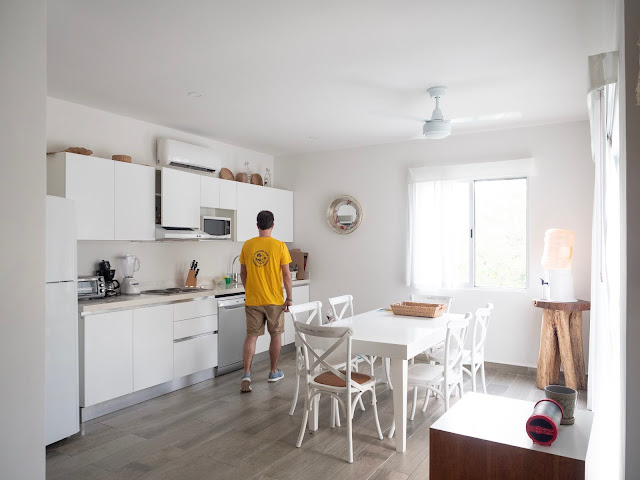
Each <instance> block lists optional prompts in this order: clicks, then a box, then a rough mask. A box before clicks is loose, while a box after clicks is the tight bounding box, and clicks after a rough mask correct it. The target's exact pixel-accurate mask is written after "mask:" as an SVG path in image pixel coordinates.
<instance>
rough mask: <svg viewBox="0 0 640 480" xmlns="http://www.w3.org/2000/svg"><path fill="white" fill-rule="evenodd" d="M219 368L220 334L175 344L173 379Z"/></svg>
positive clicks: (210, 334)
mask: <svg viewBox="0 0 640 480" xmlns="http://www.w3.org/2000/svg"><path fill="white" fill-rule="evenodd" d="M217 366H218V334H217V333H207V334H204V335H201V336H198V337H194V338H188V339H185V340H176V341H175V342H174V344H173V378H180V377H184V376H185V375H191V374H192V373H196V372H199V371H201V370H206V369H208V368H213V367H217Z"/></svg>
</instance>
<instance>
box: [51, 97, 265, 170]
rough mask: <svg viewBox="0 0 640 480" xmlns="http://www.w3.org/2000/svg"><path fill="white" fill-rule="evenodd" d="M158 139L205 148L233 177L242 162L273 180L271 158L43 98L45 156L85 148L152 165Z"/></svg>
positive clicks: (242, 164)
mask: <svg viewBox="0 0 640 480" xmlns="http://www.w3.org/2000/svg"><path fill="white" fill-rule="evenodd" d="M160 137H165V138H172V139H174V140H180V141H183V142H187V143H193V144H195V145H201V146H203V147H209V148H211V149H212V150H215V151H216V152H217V153H218V154H219V155H220V156H221V157H222V159H223V160H222V166H223V167H227V168H229V169H231V171H232V172H233V173H234V174H235V173H238V172H240V171H244V168H245V167H244V162H249V164H250V167H251V169H252V171H253V172H257V173H260V174H261V175H262V177H263V178H264V173H265V172H264V169H265V168H270V169H271V173H272V178H273V156H272V155H268V154H266V153H260V152H255V151H253V150H247V149H246V148H241V147H236V146H234V145H228V144H225V143H222V142H218V141H216V140H213V139H211V138H207V137H202V136H199V135H193V134H191V133H186V132H182V131H180V130H175V129H172V128H168V127H163V126H161V125H155V124H153V123H148V122H143V121H141V120H136V119H133V118H129V117H124V116H122V115H116V114H114V113H110V112H105V111H103V110H97V109H95V108H91V107H87V106H84V105H79V104H77V103H71V102H66V101H64V100H59V99H57V98H52V97H48V98H47V151H48V152H59V151H62V150H64V149H66V148H67V147H85V148H88V149H90V150H93V155H94V156H96V157H101V158H111V155H120V154H122V155H130V156H131V157H132V162H133V163H142V164H145V165H155V164H156V140H157V139H158V138H160Z"/></svg>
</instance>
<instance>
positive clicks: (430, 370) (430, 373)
mask: <svg viewBox="0 0 640 480" xmlns="http://www.w3.org/2000/svg"><path fill="white" fill-rule="evenodd" d="M443 375H444V367H443V366H441V365H431V364H429V363H416V364H414V365H413V366H411V367H409V370H408V372H407V382H408V383H419V384H423V383H434V382H438V381H439V380H440V379H441V378H442V376H443Z"/></svg>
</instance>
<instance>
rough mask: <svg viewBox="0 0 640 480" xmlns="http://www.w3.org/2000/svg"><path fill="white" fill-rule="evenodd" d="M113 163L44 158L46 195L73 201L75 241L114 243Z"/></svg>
mask: <svg viewBox="0 0 640 480" xmlns="http://www.w3.org/2000/svg"><path fill="white" fill-rule="evenodd" d="M114 163H115V162H114V161H113V160H107V159H104V158H97V157H90V156H87V155H78V154H75V153H66V152H65V153H56V154H52V155H48V156H47V193H48V194H49V195H54V196H57V197H64V198H69V199H71V200H75V202H76V229H77V239H78V240H113V239H114V208H115V207H114Z"/></svg>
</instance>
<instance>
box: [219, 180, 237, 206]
mask: <svg viewBox="0 0 640 480" xmlns="http://www.w3.org/2000/svg"><path fill="white" fill-rule="evenodd" d="M237 185H238V183H237V182H234V181H233V180H220V208H225V209H227V210H236V209H237V208H238V201H237V198H238V191H237Z"/></svg>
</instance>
